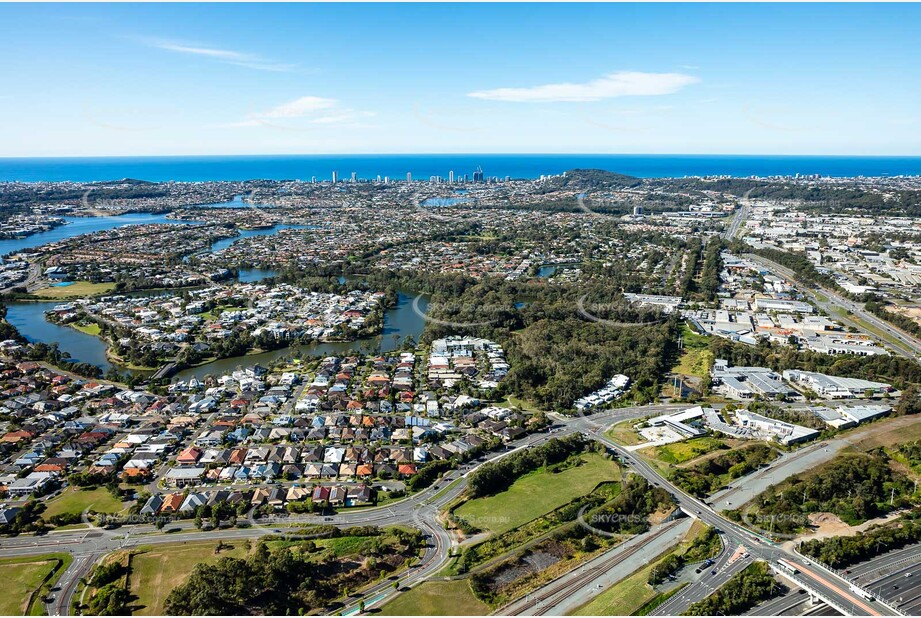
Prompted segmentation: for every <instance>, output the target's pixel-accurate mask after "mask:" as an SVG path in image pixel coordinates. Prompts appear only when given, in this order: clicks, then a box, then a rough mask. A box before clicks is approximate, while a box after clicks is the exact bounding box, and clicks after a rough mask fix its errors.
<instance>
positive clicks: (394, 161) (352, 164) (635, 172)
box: [0, 154, 921, 182]
mask: <svg viewBox="0 0 921 618" xmlns="http://www.w3.org/2000/svg"><path fill="white" fill-rule="evenodd" d="M477 167H482V169H483V172H484V173H485V175H486V176H489V177H492V176H497V177H500V178H504V177H505V176H511V177H512V178H538V177H540V176H541V175H542V174H559V173H560V172H564V171H566V170H569V169H573V168H596V169H604V170H608V171H612V172H619V173H621V174H628V175H630V176H640V177H645V178H656V177H682V176H710V175H725V176H736V177H744V176H790V175H794V174H821V175H823V176H839V177H843V176H902V175H912V176H917V175H921V157H864V156H860V157H857V156H854V157H851V156H784V155H765V156H760V155H596V154H571V155H558V154H553V155H534V154H522V155H516V154H484V155H477V154H460V155H449V154H435V155H418V154H417V155H288V156H282V155H277V156H276V155H271V156H269V155H266V156H184V157H79V158H77V157H75V158H28V159H24V158H15V159H14V158H0V182H3V181H24V182H39V181H74V182H92V181H97V180H119V179H122V178H134V179H138V180H149V181H158V182H160V181H169V180H175V181H185V182H196V181H206V180H250V179H272V180H293V179H300V180H311V178H313V177H316V178H317V180H329V179H330V178H331V176H332V172H333V171H336V172H337V173H338V176H339V178H340V179H341V180H348V179H349V178H350V177H351V175H352V173H353V172H354V173H355V174H356V176H357V177H358V178H361V179H376V178H377V176H378V175H380V176H381V177H384V176H390V177H391V178H392V179H400V180H403V179H405V178H406V174H407V172H409V173H411V174H412V176H413V179H415V180H428V179H429V178H430V177H431V176H441V177H442V178H445V179H447V177H448V172H449V171H452V170H453V171H454V174H455V177H459V178H463V176H464V174H467V175H468V176H469V177H471V178H472V177H473V172H474V171H475V170H476V169H477Z"/></svg>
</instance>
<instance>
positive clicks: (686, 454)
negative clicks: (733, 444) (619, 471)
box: [640, 436, 724, 464]
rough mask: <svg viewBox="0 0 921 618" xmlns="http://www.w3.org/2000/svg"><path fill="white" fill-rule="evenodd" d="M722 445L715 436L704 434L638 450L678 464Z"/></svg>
mask: <svg viewBox="0 0 921 618" xmlns="http://www.w3.org/2000/svg"><path fill="white" fill-rule="evenodd" d="M722 446H724V445H723V443H722V442H721V441H719V440H717V439H716V438H710V437H707V436H704V437H702V438H691V439H690V440H685V441H683V442H674V443H672V444H664V445H662V446H653V447H650V448H644V449H641V450H640V452H641V453H642V454H643V455H645V456H647V457H652V458H654V459H658V460H659V461H663V462H665V463H669V464H680V463H684V462H686V461H690V460H692V459H695V458H697V457H700V456H701V455H706V454H707V453H710V452H712V451H715V450H716V449H718V448H721V447H722Z"/></svg>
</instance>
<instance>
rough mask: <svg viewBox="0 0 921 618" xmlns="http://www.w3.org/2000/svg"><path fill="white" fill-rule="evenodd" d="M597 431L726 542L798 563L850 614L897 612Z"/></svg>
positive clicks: (825, 596)
mask: <svg viewBox="0 0 921 618" xmlns="http://www.w3.org/2000/svg"><path fill="white" fill-rule="evenodd" d="M593 434H594V435H593V438H594V439H595V440H598V441H599V442H601V443H602V444H605V445H606V446H608V447H609V448H610V449H612V450H613V451H615V452H617V453H618V454H619V455H620V456H621V457H622V458H625V459H626V460H627V461H628V462H629V465H630V466H631V468H632V469H633V470H635V471H636V472H637V473H638V474H640V475H641V476H643V477H644V478H646V480H647V481H649V482H651V483H653V484H656V485H659V486H662V487H664V488H666V489H668V490H669V491H671V493H672V495H673V496H674V497H675V500H676V502H677V503H678V506H679V507H681V508H682V509H683V510H684V511H685V512H686V513H689V514H691V515H692V516H696V517H697V518H698V519H700V520H701V521H703V522H704V523H706V524H708V525H710V526H713V527H714V528H716V529H717V530H720V531H721V533H722V534H723V536H724V539H725V545H726V546H727V547H733V546H738V545H742V546H744V547H745V548H746V550H747V551H748V552H749V553H750V555H751V556H752V558H753V559H761V560H765V561H768V562H776V561H777V559H778V558H783V559H785V560H786V561H788V562H790V563H792V564H795V565H796V567H797V568H798V569H799V571H800V573H799V577H800V579H802V580H804V581H805V583H806V584H808V585H809V586H810V587H811V588H813V589H814V590H816V591H817V592H818V593H819V594H820V595H821V596H822V597H823V600H825V601H828V602H831V603H832V604H834V605H837V606H838V607H840V608H842V609H843V610H845V611H846V612H847V613H849V614H852V615H874V616H879V615H897V612H895V611H893V610H892V609H890V608H888V607H886V606H884V605H883V604H882V603H880V602H878V601H877V602H872V601H867V600H866V599H864V598H862V597H861V596H860V595H859V594H857V593H855V592H853V591H851V590H850V582H848V581H847V580H845V579H844V578H843V577H841V576H839V575H837V574H836V573H833V572H832V571H829V570H826V569H823V568H822V567H820V566H818V565H816V564H814V563H812V562H811V561H808V562H807V561H806V560H805V559H803V558H800V557H799V556H798V555H796V554H795V553H793V552H792V551H790V550H788V549H785V548H783V547H780V546H778V545H776V544H774V543H772V542H770V541H768V540H766V539H764V538H762V537H760V536H758V535H756V534H755V533H753V532H751V531H750V530H748V529H746V528H744V527H743V526H741V525H739V524H737V523H735V522H734V521H731V520H729V519H726V518H725V517H723V516H722V515H721V514H719V513H717V512H716V511H715V510H713V508H712V507H710V506H709V505H707V504H706V503H704V502H703V501H701V500H699V499H697V498H695V497H693V496H691V495H689V494H687V493H685V492H684V491H683V490H681V489H679V488H678V487H676V486H674V485H672V484H671V483H670V482H669V481H668V480H666V479H665V478H664V477H662V476H661V475H660V474H659V473H658V471H656V470H655V469H654V468H653V467H652V466H650V465H649V464H647V463H646V462H645V461H643V460H642V459H641V458H638V457H635V456H634V455H633V454H632V453H630V452H629V451H627V450H625V449H623V448H622V447H621V446H620V445H618V444H616V443H614V442H612V441H611V440H609V439H608V438H607V437H605V436H604V434H603V433H602V432H601V431H598V430H595V431H594V432H593ZM807 565H808V566H807ZM675 613H679V612H675Z"/></svg>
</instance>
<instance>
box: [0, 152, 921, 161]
mask: <svg viewBox="0 0 921 618" xmlns="http://www.w3.org/2000/svg"><path fill="white" fill-rule="evenodd" d="M412 156H427V157H473V156H477V157H566V156H570V157H803V158H807V157H815V158H817V157H823V158H831V157H836V158H862V159H872V158H879V159H883V158H892V159H895V158H898V159H921V154H840V153H838V154H825V153H809V154H802V153H796V154H794V153H735V152H722V153H701V152H657V153H642V152H367V153H331V152H328V153H244V154H130V155H126V154H112V155H28V156H22V155H0V161H13V160H50V159H179V158H190V159H191V158H227V159H229V158H244V157H313V158H322V157H412Z"/></svg>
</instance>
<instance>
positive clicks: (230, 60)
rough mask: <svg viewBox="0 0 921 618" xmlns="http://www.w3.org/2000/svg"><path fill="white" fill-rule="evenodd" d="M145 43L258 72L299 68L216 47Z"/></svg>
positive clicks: (163, 42)
mask: <svg viewBox="0 0 921 618" xmlns="http://www.w3.org/2000/svg"><path fill="white" fill-rule="evenodd" d="M144 41H145V42H146V43H147V44H148V45H151V46H153V47H156V48H158V49H162V50H166V51H171V52H176V53H180V54H189V55H193V56H202V57H204V58H211V59H213V60H217V61H220V62H224V63H226V64H232V65H235V66H240V67H245V68H248V69H255V70H257V71H273V72H287V71H292V70H294V69H295V68H297V66H296V65H293V64H282V63H279V62H273V61H271V60H266V59H265V58H261V57H260V56H257V55H255V54H247V53H243V52H238V51H233V50H230V49H220V48H216V47H205V46H202V45H194V44H186V43H179V42H176V41H166V40H162V39H144Z"/></svg>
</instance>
